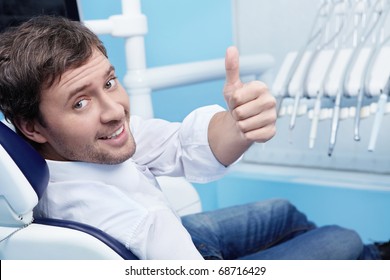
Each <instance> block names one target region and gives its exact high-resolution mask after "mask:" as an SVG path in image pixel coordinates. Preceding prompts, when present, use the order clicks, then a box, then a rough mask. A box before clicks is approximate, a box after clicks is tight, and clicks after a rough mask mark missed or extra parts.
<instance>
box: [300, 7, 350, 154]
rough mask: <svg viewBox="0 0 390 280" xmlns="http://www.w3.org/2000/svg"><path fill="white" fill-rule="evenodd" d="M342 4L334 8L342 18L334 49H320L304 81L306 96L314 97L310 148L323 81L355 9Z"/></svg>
mask: <svg viewBox="0 0 390 280" xmlns="http://www.w3.org/2000/svg"><path fill="white" fill-rule="evenodd" d="M343 4H344V5H340V6H339V8H338V9H337V10H336V13H338V15H339V17H340V18H342V20H341V21H340V22H339V23H338V24H337V25H338V26H337V27H336V33H335V34H336V35H337V34H338V36H337V37H336V36H335V37H334V49H326V50H323V51H321V53H320V54H319V56H318V59H317V61H316V63H315V65H314V67H313V69H312V71H310V72H311V73H310V75H309V76H308V78H307V82H306V94H307V96H309V97H311V98H315V102H314V108H313V112H312V118H311V119H312V121H311V127H310V134H309V148H310V149H312V148H314V144H315V140H316V137H317V128H318V122H319V120H320V119H321V116H320V115H321V105H322V104H321V103H322V98H323V96H324V86H325V82H326V80H327V79H328V77H329V74H330V72H331V69H332V67H333V65H334V64H335V61H336V57H337V55H338V52H339V50H340V45H342V42H343V41H344V40H345V39H344V38H343V36H342V35H343V34H345V33H347V30H348V25H347V23H349V22H350V17H351V16H353V14H354V12H349V11H354V10H355V7H354V8H352V9H351V4H350V3H349V2H344V3H343ZM339 37H340V38H339ZM340 42H341V43H340Z"/></svg>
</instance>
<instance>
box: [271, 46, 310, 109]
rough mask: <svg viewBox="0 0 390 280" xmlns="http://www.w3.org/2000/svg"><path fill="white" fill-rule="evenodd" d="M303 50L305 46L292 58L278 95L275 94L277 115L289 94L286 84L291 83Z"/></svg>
mask: <svg viewBox="0 0 390 280" xmlns="http://www.w3.org/2000/svg"><path fill="white" fill-rule="evenodd" d="M305 51H306V47H304V48H302V49H301V50H300V51H299V52H298V54H297V55H296V57H295V59H294V62H293V64H292V65H291V68H290V69H289V71H288V74H287V77H286V80H285V82H284V83H283V86H282V89H281V91H280V93H279V95H278V96H277V99H276V100H277V102H276V113H277V116H279V114H280V110H281V108H282V103H283V99H284V98H286V97H288V96H289V93H288V85H289V84H290V83H291V80H292V78H293V76H294V73H295V71H296V70H297V68H298V66H299V64H300V62H301V60H302V57H303V55H304V54H305Z"/></svg>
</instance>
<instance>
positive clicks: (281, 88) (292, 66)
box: [273, 0, 330, 116]
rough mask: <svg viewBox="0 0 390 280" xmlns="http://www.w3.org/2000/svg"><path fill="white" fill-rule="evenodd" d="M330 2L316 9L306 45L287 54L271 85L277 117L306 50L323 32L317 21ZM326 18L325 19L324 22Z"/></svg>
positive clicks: (325, 12) (321, 17) (326, 1)
mask: <svg viewBox="0 0 390 280" xmlns="http://www.w3.org/2000/svg"><path fill="white" fill-rule="evenodd" d="M329 5H330V1H329V0H325V1H323V3H322V4H321V6H320V8H319V9H318V12H317V15H316V16H315V21H314V24H313V28H312V30H311V31H310V33H309V34H310V35H309V37H308V40H307V41H306V44H305V45H304V46H303V47H302V48H301V49H300V50H299V52H291V53H289V54H287V56H286V58H285V59H284V61H283V63H282V66H281V68H280V69H279V72H278V75H277V77H276V78H275V82H274V84H273V92H274V93H275V95H276V98H277V104H276V106H277V107H276V112H277V116H281V108H282V103H283V100H284V99H285V98H287V97H288V96H289V90H288V87H289V85H290V83H291V80H292V78H293V76H294V75H295V73H296V72H297V70H298V67H299V66H300V65H301V64H302V62H303V61H305V60H306V59H307V58H306V57H305V59H304V56H306V55H307V53H306V52H307V50H308V48H309V46H310V45H311V44H312V43H313V42H314V41H315V40H316V39H317V38H319V35H321V33H322V32H323V25H324V23H323V24H319V23H318V22H319V20H320V19H323V18H324V15H326V14H327V13H329V12H328V10H329ZM326 20H327V18H326V17H325V21H326ZM317 25H319V28H318V29H317Z"/></svg>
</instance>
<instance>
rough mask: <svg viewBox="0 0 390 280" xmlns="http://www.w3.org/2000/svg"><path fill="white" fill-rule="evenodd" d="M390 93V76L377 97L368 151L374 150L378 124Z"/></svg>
mask: <svg viewBox="0 0 390 280" xmlns="http://www.w3.org/2000/svg"><path fill="white" fill-rule="evenodd" d="M389 94H390V78H389V80H387V83H386V86H385V88H384V90H383V91H382V92H381V94H380V96H379V99H378V109H377V111H376V113H375V119H374V123H373V126H372V130H371V137H370V141H369V143H368V151H370V152H373V151H374V150H375V145H376V141H377V139H378V134H379V130H380V126H381V124H382V119H383V115H384V114H385V110H386V104H387V99H388V96H389Z"/></svg>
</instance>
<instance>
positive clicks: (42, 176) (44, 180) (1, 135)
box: [0, 121, 137, 260]
mask: <svg viewBox="0 0 390 280" xmlns="http://www.w3.org/2000/svg"><path fill="white" fill-rule="evenodd" d="M0 144H1V145H2V146H3V147H4V149H5V150H6V151H7V153H8V154H9V155H10V157H11V158H12V159H13V160H14V162H15V163H16V165H17V166H18V167H19V168H20V170H21V171H22V173H23V174H24V175H25V177H26V178H27V180H28V181H29V183H30V184H31V186H32V187H33V188H34V190H35V192H36V193H37V195H38V198H41V196H42V194H43V192H44V191H45V189H46V187H47V184H48V182H49V169H48V166H47V164H46V161H45V160H44V159H43V158H42V156H41V155H40V154H39V153H38V152H37V151H35V149H34V148H33V147H31V145H30V144H28V143H27V142H26V141H24V139H22V138H21V137H20V136H19V135H17V134H16V133H15V132H14V131H12V130H11V129H10V128H8V127H7V126H6V125H5V124H3V123H2V122H1V121H0ZM34 223H39V224H43V225H51V226H57V227H65V228H70V229H74V230H78V231H82V232H85V233H88V234H89V235H91V236H93V237H95V238H97V239H99V240H100V241H102V242H103V243H105V244H106V245H107V246H109V247H110V248H111V249H112V250H114V251H115V252H116V253H117V254H118V255H120V256H121V257H122V258H124V259H126V260H134V259H137V257H136V256H135V255H134V254H133V253H131V252H130V251H129V250H128V249H127V248H126V247H125V246H124V245H123V244H122V243H120V242H119V241H117V240H116V239H114V238H112V237H111V236H110V235H108V234H106V233H105V232H103V231H101V230H99V229H96V228H94V227H92V226H89V225H86V224H81V223H77V222H72V221H67V220H57V219H47V218H44V219H36V220H35V221H34Z"/></svg>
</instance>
